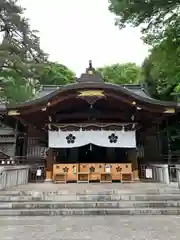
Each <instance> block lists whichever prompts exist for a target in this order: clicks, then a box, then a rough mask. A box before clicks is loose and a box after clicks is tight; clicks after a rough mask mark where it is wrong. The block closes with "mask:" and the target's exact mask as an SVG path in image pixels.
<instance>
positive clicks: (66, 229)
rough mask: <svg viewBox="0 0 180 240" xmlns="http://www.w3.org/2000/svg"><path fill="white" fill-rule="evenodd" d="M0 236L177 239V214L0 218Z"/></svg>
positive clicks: (12, 239) (19, 239)
mask: <svg viewBox="0 0 180 240" xmlns="http://www.w3.org/2000/svg"><path fill="white" fill-rule="evenodd" d="M0 239H1V240H24V239H25V240H74V239H76V240H85V239H92V240H101V239H102V240H116V239H122V240H177V239H178V240H179V239H180V217H178V216H168V217H165V216H92V217H89V216H86V217H84V216H82V217H16V218H15V217H14V218H13V217H9V218H7V217H0Z"/></svg>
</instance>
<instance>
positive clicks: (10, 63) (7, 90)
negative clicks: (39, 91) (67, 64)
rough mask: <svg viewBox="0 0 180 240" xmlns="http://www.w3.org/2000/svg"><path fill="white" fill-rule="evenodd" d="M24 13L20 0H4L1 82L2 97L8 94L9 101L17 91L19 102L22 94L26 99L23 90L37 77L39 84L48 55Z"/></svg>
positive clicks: (0, 29) (0, 11) (0, 5)
mask: <svg viewBox="0 0 180 240" xmlns="http://www.w3.org/2000/svg"><path fill="white" fill-rule="evenodd" d="M23 13H24V9H23V8H22V7H21V6H19V5H18V1H16V0H1V2H0V33H1V39H2V41H1V42H0V77H1V78H0V85H1V86H3V88H2V90H1V95H2V98H4V96H5V94H6V95H7V100H9V101H11V100H12V98H13V97H15V93H17V97H15V99H14V100H15V101H16V100H17V98H18V97H19V100H20V101H21V100H22V99H25V98H24V97H22V96H21V94H23V95H24V94H25V92H26V91H22V89H23V87H24V88H25V89H26V87H27V86H29V83H31V82H33V80H34V81H35V82H34V85H35V84H36V83H37V81H36V75H35V74H36V72H37V71H36V69H37V68H38V69H39V67H40V66H41V65H42V63H45V62H46V61H47V57H48V56H47V54H45V53H44V52H43V51H42V50H41V48H40V43H39V37H38V36H37V33H38V32H37V31H34V30H31V28H30V26H29V24H28V20H27V19H26V18H24V17H23ZM4 76H6V79H5V78H4ZM31 84H32V83H31ZM11 86H12V87H11ZM20 93H21V94H20ZM10 96H11V97H10ZM9 97H10V99H9ZM27 98H29V90H28V94H27Z"/></svg>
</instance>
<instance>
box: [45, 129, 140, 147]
mask: <svg viewBox="0 0 180 240" xmlns="http://www.w3.org/2000/svg"><path fill="white" fill-rule="evenodd" d="M90 143H91V144H94V145H97V146H102V147H114V148H136V132H135V131H127V132H126V131H71V132H69V131H49V147H51V148H73V147H81V146H84V145H87V144H90Z"/></svg>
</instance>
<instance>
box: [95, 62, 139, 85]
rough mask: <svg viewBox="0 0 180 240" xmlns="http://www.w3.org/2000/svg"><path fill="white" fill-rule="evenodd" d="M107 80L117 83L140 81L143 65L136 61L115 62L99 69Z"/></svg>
mask: <svg viewBox="0 0 180 240" xmlns="http://www.w3.org/2000/svg"><path fill="white" fill-rule="evenodd" d="M98 70H99V71H100V72H101V73H102V75H103V76H104V79H105V81H107V82H111V83H115V84H131V83H138V82H139V81H140V80H141V67H139V66H137V65H136V64H135V63H123V64H119V63H117V64H113V65H110V66H104V67H102V68H99V69H98Z"/></svg>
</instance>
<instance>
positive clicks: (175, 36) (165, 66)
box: [143, 26, 180, 100]
mask: <svg viewBox="0 0 180 240" xmlns="http://www.w3.org/2000/svg"><path fill="white" fill-rule="evenodd" d="M164 36H165V38H164V39H163V40H162V41H160V43H159V44H156V45H155V46H154V47H153V48H152V49H151V52H150V56H149V57H148V59H146V60H145V62H144V64H143V74H144V81H145V82H147V84H148V86H149V87H150V92H151V94H152V95H153V96H154V97H156V98H160V99H164V100H175V99H176V96H175V95H177V96H179V94H180V47H179V46H180V36H179V29H178V27H171V26H169V27H168V28H167V29H166V31H165V32H164Z"/></svg>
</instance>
